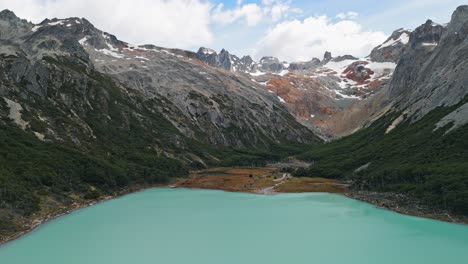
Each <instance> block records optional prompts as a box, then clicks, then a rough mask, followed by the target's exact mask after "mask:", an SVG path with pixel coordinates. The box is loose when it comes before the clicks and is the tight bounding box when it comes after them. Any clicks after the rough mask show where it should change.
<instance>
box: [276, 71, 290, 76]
mask: <svg viewBox="0 0 468 264" xmlns="http://www.w3.org/2000/svg"><path fill="white" fill-rule="evenodd" d="M288 73H289V71H288V70H282V71H280V73H278V75H279V76H284V75H286V74H288Z"/></svg>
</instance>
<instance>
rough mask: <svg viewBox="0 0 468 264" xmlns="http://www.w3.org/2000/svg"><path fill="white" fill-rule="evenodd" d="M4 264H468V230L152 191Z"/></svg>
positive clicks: (341, 210)
mask: <svg viewBox="0 0 468 264" xmlns="http://www.w3.org/2000/svg"><path fill="white" fill-rule="evenodd" d="M0 263H1V264H108V263H109V264H129V263H131V264H146V263H148V264H149V263H152V264H153V263H161V264H171V263H174V264H176V263H177V264H182V263H191V264H214V263H216V264H231V263H232V264H240V263H246V264H249V263H252V264H253V263H255V264H267V263H282V264H285V263H287V264H300V263H307V264H311V263H318V264H327V263H346V264H365V263H372V264H386V263H391V264H396V263H399V264H403V263H411V264H417V263H421V264H422V263H424V264H431V263H438V264H440V263H447V264H449V263H468V226H464V225H456V224H449V223H443V222H438V221H433V220H428V219H421V218H416V217H410V216H404V215H400V214H396V213H393V212H390V211H386V210H382V209H378V208H375V207H374V206H372V205H369V204H365V203H362V202H358V201H355V200H352V199H348V198H346V197H343V196H339V195H333V194H325V193H306V194H280V195H269V196H263V195H254V194H245V193H230V192H222V191H209V190H189V189H150V190H146V191H143V192H139V193H135V194H131V195H127V196H124V197H121V198H118V199H115V200H111V201H108V202H105V203H101V204H98V205H96V206H91V207H88V208H85V209H81V210H78V211H76V212H73V213H71V214H69V215H66V216H64V217H61V218H58V219H56V220H54V221H51V222H49V223H47V224H45V225H43V226H41V227H39V228H37V229H36V230H34V231H33V232H31V233H29V234H27V235H25V236H23V237H21V238H20V239H17V240H15V241H13V242H11V243H7V244H6V245H3V246H0Z"/></svg>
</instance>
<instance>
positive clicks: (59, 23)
mask: <svg viewBox="0 0 468 264" xmlns="http://www.w3.org/2000/svg"><path fill="white" fill-rule="evenodd" d="M48 25H49V26H56V25H63V21H62V20H59V21H56V22H50V23H48Z"/></svg>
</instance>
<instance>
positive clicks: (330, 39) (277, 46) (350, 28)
mask: <svg viewBox="0 0 468 264" xmlns="http://www.w3.org/2000/svg"><path fill="white" fill-rule="evenodd" d="M386 37H387V36H386V35H385V34H384V33H382V32H374V31H366V30H364V29H363V28H362V26H361V25H360V24H358V23H357V22H355V21H351V20H341V21H338V22H335V23H334V22H332V21H331V20H330V19H329V18H328V17H326V16H319V17H309V18H306V19H304V20H302V21H300V20H290V21H285V22H282V23H279V24H277V25H276V26H275V27H273V28H271V29H270V30H268V31H267V32H266V34H265V35H264V36H263V38H262V39H261V40H260V41H259V43H258V44H257V47H256V48H255V57H257V58H259V57H261V56H267V55H271V56H276V57H278V58H280V59H281V60H288V61H296V60H302V61H305V60H310V59H311V58H312V57H317V58H320V59H321V58H322V56H323V53H324V52H325V51H331V52H332V54H333V55H334V56H337V55H344V54H351V55H354V56H359V57H360V56H366V55H368V54H369V52H370V51H371V50H372V48H373V47H375V46H377V45H379V44H380V43H382V42H383V41H385V39H386Z"/></svg>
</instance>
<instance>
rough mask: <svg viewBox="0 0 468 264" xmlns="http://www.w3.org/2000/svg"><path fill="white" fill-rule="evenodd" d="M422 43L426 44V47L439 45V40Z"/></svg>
mask: <svg viewBox="0 0 468 264" xmlns="http://www.w3.org/2000/svg"><path fill="white" fill-rule="evenodd" d="M421 45H423V46H425V47H435V46H437V45H439V44H438V43H437V42H423V43H421Z"/></svg>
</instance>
